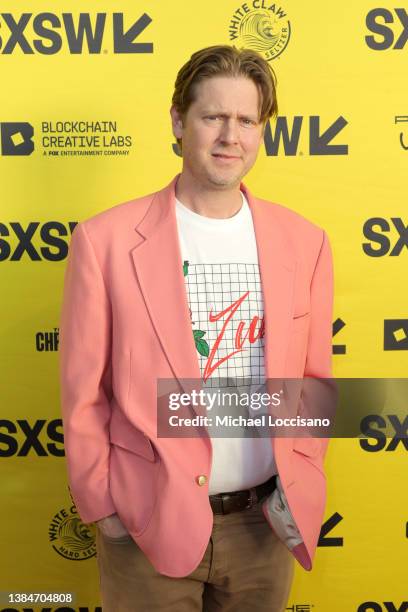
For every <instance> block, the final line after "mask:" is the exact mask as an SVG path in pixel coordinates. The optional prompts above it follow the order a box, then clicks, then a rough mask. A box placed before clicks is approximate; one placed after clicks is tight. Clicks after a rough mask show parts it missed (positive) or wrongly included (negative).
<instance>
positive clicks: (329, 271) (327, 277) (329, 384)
mask: <svg viewBox="0 0 408 612" xmlns="http://www.w3.org/2000/svg"><path fill="white" fill-rule="evenodd" d="M310 300H311V301H310V311H311V319H310V330H309V338H308V346H307V354H306V364H305V371H304V376H305V377H310V378H312V379H317V378H318V379H327V380H326V381H324V382H323V381H321V382H319V384H318V385H316V384H315V383H313V381H310V384H309V390H310V396H309V398H308V397H307V391H306V392H304V394H303V404H304V405H303V409H304V408H305V405H309V406H310V407H311V412H312V413H313V406H315V405H316V399H313V398H315V397H316V396H315V395H314V396H313V394H315V393H319V402H318V405H319V406H321V405H322V402H323V400H324V405H325V410H324V414H321V412H322V410H319V413H320V414H316V411H315V413H314V415H313V416H322V417H323V416H327V417H329V418H331V419H332V418H334V416H335V406H336V397H337V390H336V389H337V387H336V384H335V381H334V379H333V373H332V337H333V332H332V330H333V301H334V282H333V256H332V251H331V247H330V243H329V239H328V236H327V234H326V232H325V231H324V230H322V242H321V247H320V251H319V255H318V257H317V261H316V265H315V268H314V271H313V276H312V280H311V284H310ZM305 384H306V387H305V390H306V389H307V385H308V383H307V382H306V383H305ZM319 389H320V390H319ZM306 412H307V411H306ZM319 442H320V455H321V460H322V461H323V459H324V457H325V454H326V452H327V445H328V443H329V438H319Z"/></svg>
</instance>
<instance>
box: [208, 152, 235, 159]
mask: <svg viewBox="0 0 408 612" xmlns="http://www.w3.org/2000/svg"><path fill="white" fill-rule="evenodd" d="M212 155H213V157H219V158H220V159H239V157H238V155H226V154H224V153H213V154H212Z"/></svg>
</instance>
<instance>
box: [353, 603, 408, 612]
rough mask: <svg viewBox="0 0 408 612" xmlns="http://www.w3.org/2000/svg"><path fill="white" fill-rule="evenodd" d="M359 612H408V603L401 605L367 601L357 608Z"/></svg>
mask: <svg viewBox="0 0 408 612" xmlns="http://www.w3.org/2000/svg"><path fill="white" fill-rule="evenodd" d="M357 612H408V601H403V602H402V603H400V604H396V603H393V602H392V601H383V602H381V603H378V602H377V601H365V602H364V603H362V604H360V605H359V606H358V608H357Z"/></svg>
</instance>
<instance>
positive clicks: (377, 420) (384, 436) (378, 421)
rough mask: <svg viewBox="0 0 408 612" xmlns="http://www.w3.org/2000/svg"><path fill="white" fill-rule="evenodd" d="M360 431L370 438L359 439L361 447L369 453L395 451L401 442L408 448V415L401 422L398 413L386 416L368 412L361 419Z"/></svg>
mask: <svg viewBox="0 0 408 612" xmlns="http://www.w3.org/2000/svg"><path fill="white" fill-rule="evenodd" d="M390 426H391V429H392V432H390ZM360 431H361V433H362V434H363V435H364V436H365V437H366V438H368V439H365V438H363V439H361V440H360V441H359V442H360V447H361V448H362V449H363V450H364V451H367V452H369V453H376V452H378V451H382V450H385V451H395V449H396V448H398V447H399V445H400V444H401V445H402V446H403V448H404V449H405V450H408V416H406V417H405V418H404V420H403V421H402V422H401V421H400V419H399V416H398V415H397V414H388V415H387V416H386V417H383V416H381V415H380V414H368V415H367V416H365V417H364V418H363V419H362V420H361V423H360ZM390 438H391V439H390ZM369 439H371V441H370V440H369ZM389 439H390V441H389V443H388V444H387V442H388V440H389Z"/></svg>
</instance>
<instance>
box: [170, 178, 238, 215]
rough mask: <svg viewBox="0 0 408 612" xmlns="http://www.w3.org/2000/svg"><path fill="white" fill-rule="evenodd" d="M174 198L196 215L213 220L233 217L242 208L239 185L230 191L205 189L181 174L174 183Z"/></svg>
mask: <svg viewBox="0 0 408 612" xmlns="http://www.w3.org/2000/svg"><path fill="white" fill-rule="evenodd" d="M176 198H177V199H178V200H180V202H181V203H182V204H184V206H186V207H187V208H189V209H190V210H192V211H193V212H195V213H197V214H198V215H202V216H203V217H210V218H213V219H228V218H230V217H233V216H234V215H235V214H236V213H237V212H238V211H239V210H240V208H241V206H242V196H241V193H240V190H239V184H238V185H237V186H236V187H233V188H231V189H215V188H214V189H206V188H205V187H203V186H201V185H199V184H197V183H196V182H193V181H189V180H188V179H187V177H186V176H185V175H183V173H181V174H180V176H179V178H178V180H177V183H176Z"/></svg>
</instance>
